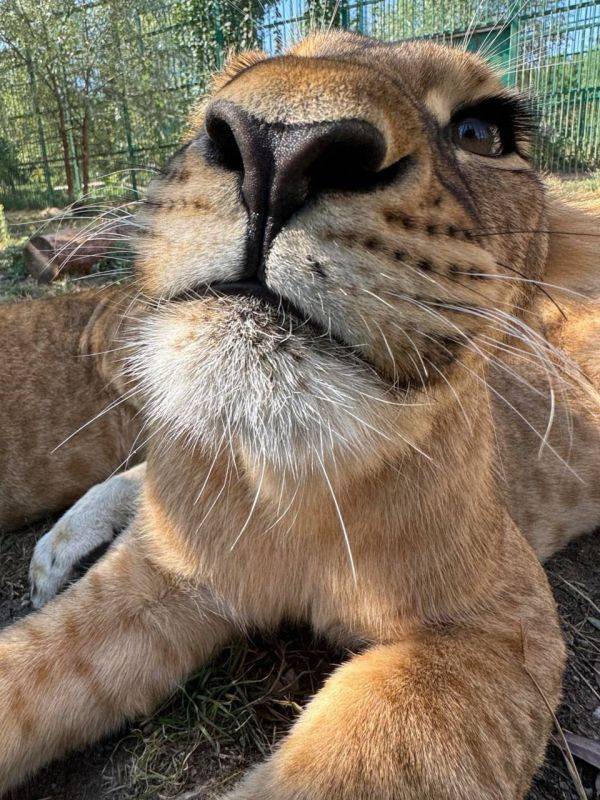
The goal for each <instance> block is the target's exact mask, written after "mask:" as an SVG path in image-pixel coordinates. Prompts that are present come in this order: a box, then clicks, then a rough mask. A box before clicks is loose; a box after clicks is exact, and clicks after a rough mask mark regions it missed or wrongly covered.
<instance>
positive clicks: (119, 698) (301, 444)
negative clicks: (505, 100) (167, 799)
mask: <svg viewBox="0 0 600 800" xmlns="http://www.w3.org/2000/svg"><path fill="white" fill-rule="evenodd" d="M491 95H502V96H506V90H505V89H503V87H502V85H501V83H500V81H499V79H498V78H497V77H496V76H495V75H494V74H493V73H492V72H491V71H490V70H489V68H488V67H487V66H486V65H485V64H484V63H483V62H482V61H481V60H479V59H478V58H477V57H474V56H470V55H467V54H465V53H464V52H461V51H458V50H447V49H444V48H442V47H438V46H436V45H433V44H425V43H413V44H404V45H382V44H380V43H377V42H374V41H371V40H367V39H363V38H361V37H357V36H353V35H351V34H346V33H332V34H326V35H316V36H313V37H311V38H309V39H307V40H306V41H305V42H303V43H301V44H299V45H298V46H296V47H295V48H293V49H292V51H291V53H290V54H288V55H286V56H284V57H280V58H275V59H267V57H266V56H264V55H261V54H257V53H254V54H252V55H250V56H248V57H246V58H241V59H237V60H234V61H233V62H232V64H231V65H230V66H229V67H228V68H226V70H225V72H224V73H223V75H222V76H220V77H218V78H217V79H216V81H215V91H214V95H213V99H214V98H217V99H222V100H223V99H224V100H227V101H228V102H230V103H235V104H237V105H238V106H241V107H242V108H243V109H244V110H245V111H246V112H248V113H249V114H251V115H252V116H253V117H255V118H257V119H258V120H260V121H263V122H270V123H272V122H276V123H286V124H306V123H313V122H315V121H322V120H336V119H347V118H358V119H361V120H366V121H367V122H369V123H371V124H372V125H374V126H375V127H376V128H377V129H378V130H379V131H380V133H381V134H382V136H383V137H384V141H385V146H386V152H385V158H384V161H383V163H382V165H381V166H382V167H387V166H389V165H393V164H394V163H396V162H398V161H399V160H400V159H403V158H405V157H408V156H409V157H410V165H409V168H408V169H407V170H406V171H404V172H403V173H402V174H401V175H399V176H398V177H397V179H395V180H393V181H392V182H390V183H388V184H387V185H385V186H380V187H379V188H377V189H375V190H372V191H368V192H345V193H340V192H323V193H321V194H319V195H318V196H316V197H314V198H313V199H311V200H310V202H308V203H307V204H306V205H304V206H303V207H302V208H300V209H299V210H297V211H296V213H295V214H294V215H293V216H292V217H291V218H290V219H289V220H288V221H287V222H286V224H285V225H284V227H283V229H282V230H281V232H280V233H279V234H278V235H277V236H276V238H275V239H274V241H273V243H272V246H271V249H270V250H269V253H268V257H267V259H266V269H265V276H264V280H265V281H266V283H267V285H268V286H269V287H270V289H271V290H272V291H273V292H275V293H276V294H279V295H280V296H281V297H282V298H284V299H286V300H288V301H292V302H293V303H294V305H295V306H296V307H297V308H298V309H299V310H300V316H301V317H303V319H300V318H299V316H298V315H296V314H294V313H291V314H290V313H286V312H284V310H283V306H282V308H281V309H280V310H276V309H275V308H272V307H270V306H269V307H267V306H265V305H263V303H262V301H259V300H257V299H256V298H245V297H241V296H231V295H225V296H222V295H221V292H220V291H219V289H218V288H214V286H213V287H211V286H210V284H214V283H215V282H224V281H234V280H236V279H238V278H240V277H241V276H242V275H243V271H244V267H245V252H246V233H247V226H248V214H247V212H246V209H245V206H244V203H243V202H242V198H241V196H240V176H239V174H237V173H235V172H233V171H230V170H227V169H224V168H223V167H219V166H215V165H214V164H213V165H211V163H210V161H207V160H206V159H205V157H204V155H205V145H206V142H205V141H204V140H203V139H202V137H203V119H204V114H205V112H206V107H207V103H204V104H202V105H201V106H200V107H199V108H198V109H197V111H196V113H194V114H192V116H191V119H190V125H189V131H188V135H187V138H186V141H185V142H184V143H183V146H182V148H181V149H180V151H179V152H178V154H176V156H175V157H174V158H173V160H172V161H171V162H170V164H169V167H168V168H167V170H166V171H165V173H164V175H162V176H161V177H159V178H157V179H156V180H155V181H154V183H153V185H152V186H151V188H150V190H149V193H148V198H147V202H146V204H145V207H144V209H143V210H142V211H140V213H139V215H138V217H137V221H136V225H138V226H139V228H138V230H139V236H138V238H137V242H136V249H137V260H136V274H135V279H134V292H135V293H134V294H133V295H132V296H131V298H130V300H129V301H128V312H127V314H126V316H125V318H124V327H125V328H126V330H123V331H122V332H121V337H120V339H123V337H124V340H123V341H121V340H120V344H119V346H123V347H125V348H126V349H125V350H124V351H123V359H122V361H123V363H122V368H123V373H120V372H118V371H117V372H118V376H119V380H121V381H125V382H124V383H123V386H127V387H128V390H129V391H131V393H132V397H133V398H134V399H135V402H136V405H137V407H138V408H139V409H141V410H142V412H143V414H144V420H145V422H144V427H143V429H142V434H141V438H142V439H144V440H146V442H147V447H146V450H147V455H148V458H147V468H146V476H145V480H144V485H143V489H142V495H141V499H140V503H139V511H138V513H137V514H136V517H135V519H134V520H133V522H132V523H131V526H130V528H129V529H128V531H127V532H126V533H125V534H124V536H123V538H122V539H121V541H120V543H119V544H118V545H117V546H116V547H115V548H113V549H112V550H111V551H110V552H109V553H108V555H107V556H106V557H105V558H104V559H102V560H101V561H100V562H99V563H98V564H97V565H96V566H95V567H94V568H93V569H92V570H91V571H90V572H89V573H88V574H87V575H86V576H85V578H83V579H82V581H81V582H79V583H78V584H76V585H75V586H74V587H72V588H70V589H69V590H67V592H65V593H64V594H63V595H62V596H60V597H58V598H57V599H56V600H54V601H53V602H52V603H50V604H49V605H48V606H46V607H45V609H44V611H43V613H38V614H36V615H33V616H31V617H29V618H28V619H26V620H25V621H23V622H20V623H18V624H17V625H15V626H13V627H12V628H10V629H9V630H8V631H7V632H5V633H4V634H3V635H2V636H0V789H3V788H8V787H10V786H13V785H15V784H16V783H17V782H18V781H19V780H21V779H22V778H23V777H24V776H25V775H26V774H27V773H28V772H29V771H31V770H33V769H35V768H37V767H38V766H39V765H41V764H42V763H44V762H46V761H48V760H49V759H51V758H53V757H56V756H58V755H60V754H61V753H62V752H64V751H65V750H67V749H69V748H73V747H76V746H78V745H80V744H82V743H84V742H87V741H90V740H92V739H94V738H97V737H99V736H101V735H103V734H104V733H106V732H108V731H110V730H113V729H114V728H115V727H117V726H118V725H119V724H120V723H121V722H122V720H123V719H124V718H130V717H134V716H136V715H140V714H146V713H148V711H149V709H150V708H151V707H152V706H153V705H155V704H156V703H157V702H158V701H159V699H160V697H161V696H163V695H164V694H165V693H166V692H167V691H168V690H169V689H170V688H171V687H172V686H174V685H175V684H176V682H177V681H179V680H181V679H182V678H183V677H184V676H185V675H186V674H188V673H189V672H190V670H192V669H193V668H194V667H196V666H197V665H199V664H201V663H203V662H205V661H206V660H207V659H208V658H209V657H210V655H211V654H212V653H213V652H214V650H215V649H218V648H219V647H221V646H222V645H223V644H224V643H225V642H226V641H228V640H230V639H231V638H233V637H235V636H239V635H241V634H245V633H246V632H247V631H248V630H252V629H254V628H263V629H264V628H273V627H275V626H277V625H278V624H280V623H281V621H282V620H284V619H293V620H301V621H306V622H308V623H310V624H311V625H312V626H313V628H314V629H315V630H316V631H318V632H319V633H321V634H323V635H325V636H327V637H329V638H331V639H333V640H335V641H336V642H338V643H340V644H343V645H344V646H346V647H348V648H349V649H351V650H361V651H362V652H361V653H360V654H359V655H356V656H353V657H352V658H350V659H349V661H348V662H347V663H346V664H344V665H343V666H342V667H340V668H339V669H338V670H336V671H335V672H334V674H333V675H332V676H331V678H330V679H329V680H328V681H327V682H326V684H325V685H324V687H323V689H322V690H321V692H319V694H318V695H317V696H316V697H315V698H314V699H313V701H311V703H309V705H308V706H307V708H306V709H305V711H304V712H303V713H302V715H301V716H300V718H299V720H298V722H297V723H296V724H295V725H294V726H293V728H292V730H291V731H290V733H289V735H288V736H287V737H286V738H285V739H284V740H283V742H282V743H281V744H280V745H279V747H278V748H277V749H276V750H275V751H274V753H273V754H272V756H271V757H270V758H269V759H268V760H267V761H266V762H265V763H264V764H262V765H260V766H259V767H258V768H256V769H255V770H254V771H252V772H251V773H250V774H249V775H248V776H247V777H246V778H245V779H244V780H243V781H242V783H241V784H240V785H239V786H238V787H237V788H235V789H234V790H233V791H232V793H231V794H229V795H227V797H228V798H230V800H251V799H252V800H375V799H377V800H417V799H418V800H423V799H424V798H431V800H459V798H460V799H462V798H469V800H500V798H502V800H521V799H522V798H523V797H524V796H525V794H526V792H527V791H528V787H529V785H530V782H531V779H532V776H533V774H534V772H535V770H536V769H537V767H538V766H539V764H540V762H541V760H542V758H543V753H544V749H545V745H546V741H547V738H548V735H549V733H550V730H551V726H552V719H553V718H552V710H553V709H554V708H555V707H556V706H557V704H558V702H559V698H560V684H561V678H562V671H563V664H564V645H563V642H562V638H561V635H560V630H559V626H558V621H557V617H556V609H555V606H554V602H553V599H552V597H551V594H550V591H549V588H548V585H547V582H546V579H545V576H544V574H543V571H542V569H541V567H540V565H539V562H538V559H537V558H536V555H535V553H534V552H533V550H532V548H531V547H530V546H529V544H528V543H527V542H526V540H525V538H524V536H523V533H525V534H526V536H527V538H528V539H529V541H530V542H531V543H532V544H533V545H534V547H535V549H536V552H537V554H538V555H539V556H540V557H545V556H547V555H548V554H549V553H551V552H552V551H553V550H555V549H557V548H558V547H560V546H562V545H563V544H564V543H565V542H566V541H567V540H568V539H569V538H571V537H573V536H575V535H578V534H579V533H582V532H584V531H585V530H590V529H592V528H593V527H595V526H596V525H597V523H598V521H599V520H600V505H599V504H600V497H599V496H598V491H597V486H598V485H600V466H599V464H598V456H597V454H598V452H600V451H599V449H598V446H597V444H598V424H597V423H598V418H597V417H598V415H597V401H596V387H597V384H598V377H599V374H600V370H599V364H598V356H597V353H598V346H597V342H598V331H597V325H596V322H595V319H596V316H597V315H596V305H595V302H596V287H597V286H598V281H597V278H596V274H595V273H596V270H595V266H596V259H595V254H594V251H593V249H592V248H590V247H589V244H588V239H587V237H588V235H589V234H592V233H593V232H594V230H595V225H596V223H595V221H594V220H593V219H591V218H586V216H585V215H584V214H582V213H581V212H580V213H579V214H576V212H574V211H573V210H571V209H569V208H568V207H562V206H560V205H559V204H555V203H551V202H550V201H549V200H548V198H547V197H546V193H545V189H544V186H543V183H542V181H541V179H540V178H539V176H538V175H537V174H536V173H535V171H534V170H533V169H532V167H531V164H530V163H529V161H528V160H527V152H528V150H529V144H528V141H527V137H526V126H525V125H523V126H518V137H517V138H518V152H519V153H520V155H519V154H517V153H516V152H515V153H511V154H509V155H506V156H502V157H499V158H487V157H483V156H476V155H474V154H472V153H468V152H466V151H464V150H461V149H460V148H457V147H456V146H455V145H454V144H453V143H452V141H451V138H450V136H449V134H448V130H447V125H448V121H449V120H450V119H451V117H452V115H453V113H454V112H455V110H456V109H457V108H459V107H461V106H463V105H465V104H466V105H469V104H473V103H476V102H479V101H480V100H482V99H484V98H487V97H489V96H491ZM203 141H204V143H203ZM574 214H576V215H575V216H574ZM563 226H565V227H564V229H563ZM565 236H567V237H568V245H565V244H564V242H563V238H561V237H565ZM578 282H579V283H578ZM557 286H560V287H562V288H561V289H557V288H556V287H557ZM572 291H575V292H579V293H578V294H572V293H571V292H572ZM581 292H583V295H582V294H581ZM315 326H316V327H315ZM316 331H320V332H316ZM111 341H114V334H113V337H112V340H111ZM110 343H111V342H107V344H109V345H110ZM127 381H128V382H127ZM137 432H138V431H136V433H137ZM132 440H133V443H132V447H134V446H135V445H136V442H137V439H136V438H135V437H132ZM590 442H591V444H590ZM519 526H520V527H521V528H522V532H521V531H520V530H519ZM559 528H560V529H559Z"/></svg>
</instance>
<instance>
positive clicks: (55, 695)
mask: <svg viewBox="0 0 600 800" xmlns="http://www.w3.org/2000/svg"><path fill="white" fill-rule="evenodd" d="M134 525H135V523H134ZM143 547H144V546H143V540H142V539H138V538H137V537H136V534H135V532H134V531H131V530H130V531H129V532H127V533H126V534H124V536H123V538H122V539H121V541H120V542H119V543H117V544H116V545H115V546H114V547H113V548H112V549H111V550H110V551H109V553H108V554H107V555H106V557H105V558H103V559H101V560H100V561H99V562H98V563H97V564H96V565H95V566H94V567H93V568H92V569H91V570H90V571H89V572H88V573H87V575H86V576H85V577H84V578H82V580H81V581H79V582H78V583H76V584H74V585H73V586H72V587H71V588H70V589H68V590H67V591H66V592H65V593H64V594H63V595H61V596H60V597H58V598H57V599H56V600H54V601H53V602H52V603H50V604H49V605H47V606H46V607H45V608H44V610H43V611H40V612H36V613H34V614H31V615H30V616H28V617H27V618H25V619H24V620H22V621H20V622H18V623H16V624H15V625H13V626H12V627H9V628H8V629H6V630H5V631H3V632H2V634H0V795H2V793H3V792H4V791H6V790H8V789H9V788H11V787H13V786H15V785H16V784H18V783H19V782H20V781H21V780H23V779H24V778H25V777H26V775H27V774H29V773H30V772H33V771H34V770H36V769H37V768H39V767H40V766H42V765H43V764H45V763H46V762H48V761H50V760H51V759H53V758H56V757H58V756H60V755H62V754H63V753H64V752H65V751H66V750H67V749H74V748H77V747H80V746H82V745H84V744H86V743H88V742H92V741H94V740H96V739H98V738H100V737H101V736H103V735H105V734H107V733H108V732H110V731H113V730H115V729H117V728H118V727H119V726H120V725H121V724H122V723H123V722H124V721H125V720H127V719H130V718H133V717H136V716H139V715H143V714H147V713H148V712H149V711H150V710H151V709H152V708H153V707H154V706H155V704H156V703H157V702H158V701H159V700H160V699H161V698H162V697H164V696H165V695H166V694H167V693H168V692H169V691H170V690H171V689H172V688H173V687H174V686H175V685H176V684H177V682H178V681H180V680H181V679H183V678H184V677H185V676H186V675H187V674H188V673H189V672H190V671H191V670H192V669H194V668H195V667H197V666H198V665H199V664H200V663H202V662H203V661H205V660H206V659H207V658H208V657H209V656H210V655H211V654H212V652H213V651H214V650H215V649H216V648H217V647H219V646H220V645H222V644H223V643H224V642H225V641H226V640H227V639H228V638H230V637H231V634H232V631H233V628H232V626H231V624H229V623H228V622H227V621H226V619H224V617H223V616H222V613H223V612H222V610H221V612H220V613H219V612H218V611H217V607H216V603H215V602H214V601H213V599H212V595H211V593H210V591H209V590H205V589H202V588H198V587H190V586H189V585H187V584H185V583H184V582H183V581H181V580H178V579H177V578H175V577H173V576H172V575H169V574H166V573H164V572H162V571H161V570H160V569H159V568H158V567H157V566H156V565H155V564H154V563H152V562H151V560H150V559H149V558H148V557H147V555H146V553H145V551H144V549H143Z"/></svg>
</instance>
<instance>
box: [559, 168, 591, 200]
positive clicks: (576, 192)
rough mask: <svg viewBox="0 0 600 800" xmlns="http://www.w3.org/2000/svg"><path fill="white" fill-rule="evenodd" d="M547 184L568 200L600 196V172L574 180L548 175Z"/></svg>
mask: <svg viewBox="0 0 600 800" xmlns="http://www.w3.org/2000/svg"><path fill="white" fill-rule="evenodd" d="M546 183H547V184H548V185H549V186H550V187H551V188H552V189H554V190H556V191H557V192H558V193H559V194H560V195H561V196H562V197H564V198H565V199H567V200H569V199H571V200H579V199H585V197H586V196H589V195H595V196H596V197H598V196H600V171H598V172H593V173H590V174H589V175H586V176H585V177H574V178H570V177H560V176H558V175H548V176H546Z"/></svg>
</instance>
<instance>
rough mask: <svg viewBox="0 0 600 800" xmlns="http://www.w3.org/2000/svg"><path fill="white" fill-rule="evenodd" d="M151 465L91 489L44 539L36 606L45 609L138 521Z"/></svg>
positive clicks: (33, 575) (34, 571)
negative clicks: (68, 584) (140, 498)
mask: <svg viewBox="0 0 600 800" xmlns="http://www.w3.org/2000/svg"><path fill="white" fill-rule="evenodd" d="M145 471H146V465H145V463H144V464H138V465H137V466H136V467H132V468H131V469H128V470H126V471H125V472H121V473H119V474H118V475H113V477H112V478H108V479H107V480H105V481H103V482H102V483H98V484H97V485H96V486H93V487H92V488H91V489H89V490H88V491H87V492H86V493H85V494H84V495H83V497H82V498H81V499H80V500H78V501H77V502H76V503H75V505H74V506H71V508H70V509H69V510H68V511H67V512H66V513H65V514H63V515H62V517H61V518H60V519H59V520H58V522H57V523H56V524H55V525H54V526H53V527H52V528H51V529H50V530H49V531H48V533H46V534H44V536H42V538H41V539H40V540H39V541H38V543H37V544H36V546H35V550H34V551H33V556H32V558H31V564H30V566H29V583H30V586H31V603H32V605H33V607H34V608H41V607H42V606H43V605H44V604H45V603H47V602H48V601H49V600H51V599H52V598H53V597H54V596H55V595H56V594H58V592H59V591H60V590H61V589H62V588H63V587H64V586H65V585H66V584H67V583H68V581H69V580H72V579H73V577H76V573H77V572H78V568H79V567H80V565H81V564H82V562H83V561H86V560H87V561H88V564H87V565H88V566H89V562H90V561H93V560H96V558H97V557H98V556H99V555H101V552H100V551H101V550H103V549H106V547H107V546H108V545H109V544H110V543H111V542H112V541H113V539H114V538H115V536H117V535H118V534H119V533H121V531H123V530H124V529H125V528H126V527H127V525H129V523H130V522H131V520H132V519H133V517H134V516H135V512H136V510H137V506H138V499H139V497H140V493H141V491H142V484H143V482H144V474H145Z"/></svg>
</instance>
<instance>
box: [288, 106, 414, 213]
mask: <svg viewBox="0 0 600 800" xmlns="http://www.w3.org/2000/svg"><path fill="white" fill-rule="evenodd" d="M287 136H288V146H287V148H286V157H285V158H284V159H282V160H281V163H280V169H279V172H280V175H279V176H278V177H279V180H276V181H275V183H276V185H277V188H278V189H281V190H282V191H283V193H285V191H286V185H287V186H288V187H289V186H290V184H291V183H293V182H294V181H295V182H297V183H299V182H301V183H302V185H303V186H304V189H303V191H304V195H305V199H308V198H310V197H311V196H314V195H316V194H319V193H320V192H324V191H325V192H326V191H336V190H338V191H368V190H369V189H372V188H375V187H377V186H384V185H386V184H387V183H390V182H391V181H392V180H394V179H395V178H396V177H397V176H398V175H399V174H400V173H401V172H402V171H403V170H405V169H406V167H407V166H408V164H409V163H410V160H411V159H410V156H407V157H405V158H402V159H400V161H398V162H396V163H394V164H392V165H390V166H387V167H385V168H383V169H382V164H384V163H385V158H386V154H387V144H386V140H385V137H384V135H383V134H382V133H381V131H380V130H379V129H378V128H376V127H375V126H374V125H372V124H371V123H370V122H367V121H366V120H361V119H343V120H337V121H335V122H333V121H332V122H322V123H314V124H312V125H307V126H300V127H299V128H298V129H296V130H295V131H294V130H290V131H289V132H288V134H287Z"/></svg>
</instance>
